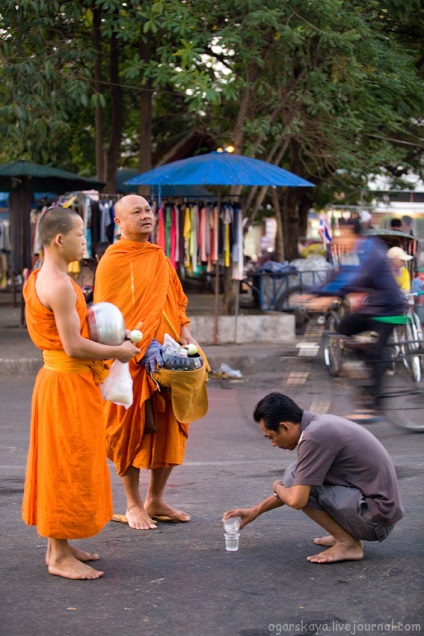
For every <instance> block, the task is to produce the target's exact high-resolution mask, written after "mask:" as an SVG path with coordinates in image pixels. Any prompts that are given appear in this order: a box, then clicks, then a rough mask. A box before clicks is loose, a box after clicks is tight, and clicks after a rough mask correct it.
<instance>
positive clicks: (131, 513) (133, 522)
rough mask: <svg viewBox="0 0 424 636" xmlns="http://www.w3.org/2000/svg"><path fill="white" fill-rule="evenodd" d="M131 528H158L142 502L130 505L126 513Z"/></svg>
mask: <svg viewBox="0 0 424 636" xmlns="http://www.w3.org/2000/svg"><path fill="white" fill-rule="evenodd" d="M125 515H126V517H127V521H128V525H129V527H130V528H133V529H134V530H156V528H157V526H156V524H155V522H154V521H153V519H151V518H150V517H149V515H148V514H147V512H146V510H145V509H144V507H143V505H142V504H137V505H135V506H130V507H129V508H127V511H126V513H125Z"/></svg>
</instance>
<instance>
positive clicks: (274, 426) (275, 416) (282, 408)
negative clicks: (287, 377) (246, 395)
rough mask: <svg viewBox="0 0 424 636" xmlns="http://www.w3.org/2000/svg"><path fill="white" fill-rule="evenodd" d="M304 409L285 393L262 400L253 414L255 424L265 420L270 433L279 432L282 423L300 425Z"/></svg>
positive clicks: (271, 395) (276, 393)
mask: <svg viewBox="0 0 424 636" xmlns="http://www.w3.org/2000/svg"><path fill="white" fill-rule="evenodd" d="M302 415H303V409H301V408H300V406H298V405H297V404H296V402H293V400H292V399H291V398H289V397H288V396H287V395H283V393H278V392H276V391H275V392H274V393H269V394H268V395H266V396H265V397H264V398H262V400H260V401H259V402H258V403H257V405H256V407H255V411H254V413H253V418H254V420H255V422H260V421H261V420H263V423H264V425H265V428H267V429H268V430H270V431H278V428H279V424H280V422H292V423H293V424H300V422H301V420H302Z"/></svg>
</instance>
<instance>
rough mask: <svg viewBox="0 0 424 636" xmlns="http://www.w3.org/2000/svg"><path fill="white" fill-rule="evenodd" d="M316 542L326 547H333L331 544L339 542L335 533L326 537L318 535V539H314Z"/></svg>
mask: <svg viewBox="0 0 424 636" xmlns="http://www.w3.org/2000/svg"><path fill="white" fill-rule="evenodd" d="M314 543H316V544H317V545H323V546H324V547H326V548H331V546H333V545H335V544H336V543H337V542H336V540H335V538H334V537H333V535H331V534H328V535H327V536H325V537H317V538H316V539H314Z"/></svg>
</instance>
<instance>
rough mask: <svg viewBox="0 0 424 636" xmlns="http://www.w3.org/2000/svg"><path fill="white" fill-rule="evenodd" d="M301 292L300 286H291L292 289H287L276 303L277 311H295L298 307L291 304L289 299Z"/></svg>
mask: <svg viewBox="0 0 424 636" xmlns="http://www.w3.org/2000/svg"><path fill="white" fill-rule="evenodd" d="M302 291H303V287H302V285H293V287H289V288H288V289H287V290H286V291H285V292H284V293H283V294H281V296H280V298H279V300H278V302H277V311H295V310H296V309H298V308H299V305H298V304H292V302H291V298H292V297H293V296H296V295H297V294H301V293H302Z"/></svg>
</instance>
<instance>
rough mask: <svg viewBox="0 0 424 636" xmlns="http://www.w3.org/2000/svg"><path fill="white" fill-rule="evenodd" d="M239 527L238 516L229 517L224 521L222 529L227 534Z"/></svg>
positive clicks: (234, 531) (237, 529)
mask: <svg viewBox="0 0 424 636" xmlns="http://www.w3.org/2000/svg"><path fill="white" fill-rule="evenodd" d="M239 529H240V517H231V519H227V521H224V530H225V532H227V533H228V534H235V533H236V532H238V531H239Z"/></svg>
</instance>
